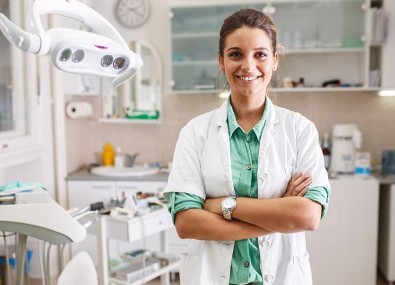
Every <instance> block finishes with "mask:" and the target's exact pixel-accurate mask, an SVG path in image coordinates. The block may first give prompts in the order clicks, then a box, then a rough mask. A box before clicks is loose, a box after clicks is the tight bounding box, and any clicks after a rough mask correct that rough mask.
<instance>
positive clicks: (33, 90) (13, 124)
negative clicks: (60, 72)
mask: <svg viewBox="0 0 395 285" xmlns="http://www.w3.org/2000/svg"><path fill="white" fill-rule="evenodd" d="M0 10H1V12H2V13H3V14H5V15H6V16H7V17H8V18H9V19H11V20H12V21H13V22H14V23H15V24H16V25H18V26H20V27H22V28H23V27H24V22H25V16H24V15H22V14H21V11H22V10H23V9H21V5H20V1H19V0H18V1H15V0H12V1H5V0H1V1H0ZM31 56H33V55H30V56H28V55H26V54H25V53H23V52H22V51H20V50H19V49H17V48H16V47H14V46H12V45H11V44H10V43H9V42H8V40H7V39H6V38H5V37H4V35H3V34H2V33H0V154H1V153H3V152H5V151H8V150H15V149H16V148H19V147H21V146H22V145H27V144H28V143H30V142H29V141H30V140H31V139H32V136H33V135H34V124H35V123H36V121H35V119H34V116H32V113H33V110H32V108H33V106H34V105H35V104H37V102H34V101H35V100H34V99H36V98H37V97H35V96H34V95H36V94H37V83H36V82H37V78H36V70H35V64H34V62H33V61H32V57H31ZM33 94H34V95H33Z"/></svg>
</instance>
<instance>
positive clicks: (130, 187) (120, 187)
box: [118, 186, 139, 190]
mask: <svg viewBox="0 0 395 285" xmlns="http://www.w3.org/2000/svg"><path fill="white" fill-rule="evenodd" d="M118 188H119V189H124V190H128V189H132V190H135V189H138V188H139V187H137V186H118Z"/></svg>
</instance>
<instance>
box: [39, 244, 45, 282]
mask: <svg viewBox="0 0 395 285" xmlns="http://www.w3.org/2000/svg"><path fill="white" fill-rule="evenodd" d="M43 248H44V241H42V240H38V258H39V260H40V273H41V276H42V277H44V260H43V253H42V250H43ZM41 284H42V285H46V284H45V279H44V278H42V279H41Z"/></svg>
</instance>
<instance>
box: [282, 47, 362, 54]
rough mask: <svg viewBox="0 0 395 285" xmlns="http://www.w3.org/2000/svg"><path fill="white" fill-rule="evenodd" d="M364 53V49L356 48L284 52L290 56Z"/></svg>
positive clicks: (291, 50)
mask: <svg viewBox="0 0 395 285" xmlns="http://www.w3.org/2000/svg"><path fill="white" fill-rule="evenodd" d="M363 52H366V49H365V48H364V47H356V48H346V47H341V48H311V49H290V50H288V51H285V54H286V55H288V54H289V55H292V54H312V53H314V54H325V53H333V54H336V53H363Z"/></svg>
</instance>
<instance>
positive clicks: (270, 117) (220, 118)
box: [216, 96, 278, 127]
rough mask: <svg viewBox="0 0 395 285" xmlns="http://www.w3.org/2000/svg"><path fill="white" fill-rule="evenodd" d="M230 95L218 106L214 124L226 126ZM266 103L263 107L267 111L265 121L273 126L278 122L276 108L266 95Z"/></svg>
mask: <svg viewBox="0 0 395 285" xmlns="http://www.w3.org/2000/svg"><path fill="white" fill-rule="evenodd" d="M229 100H230V97H229V98H227V99H226V100H225V102H223V103H222V105H221V107H220V108H219V112H218V113H217V114H218V115H217V118H216V124H217V126H218V127H223V126H227V124H226V120H227V117H228V113H227V112H228V110H227V108H228V104H230V102H229ZM266 104H267V107H266V108H265V110H266V111H267V112H268V114H267V117H266V120H267V121H266V123H268V125H270V126H273V125H274V124H276V123H278V119H277V117H276V109H275V108H274V104H273V102H272V100H270V98H269V97H268V96H266Z"/></svg>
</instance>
